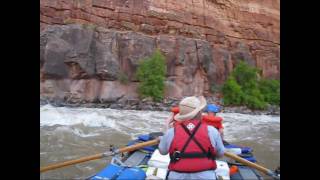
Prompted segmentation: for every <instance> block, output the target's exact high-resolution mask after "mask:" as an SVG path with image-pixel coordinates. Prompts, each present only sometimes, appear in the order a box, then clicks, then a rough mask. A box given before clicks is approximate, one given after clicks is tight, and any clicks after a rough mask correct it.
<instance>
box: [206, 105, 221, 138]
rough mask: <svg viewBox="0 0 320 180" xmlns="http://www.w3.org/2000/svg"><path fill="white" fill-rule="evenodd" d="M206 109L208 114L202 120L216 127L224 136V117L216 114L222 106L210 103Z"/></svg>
mask: <svg viewBox="0 0 320 180" xmlns="http://www.w3.org/2000/svg"><path fill="white" fill-rule="evenodd" d="M205 111H206V112H207V114H205V115H203V116H202V121H203V122H204V123H206V124H208V125H210V126H213V127H215V128H216V129H217V130H218V131H219V133H220V135H221V137H222V138H223V129H224V127H223V124H222V121H223V119H222V117H219V116H216V113H218V112H219V111H220V107H218V106H216V105H214V104H209V105H208V106H207V108H206V110H205Z"/></svg>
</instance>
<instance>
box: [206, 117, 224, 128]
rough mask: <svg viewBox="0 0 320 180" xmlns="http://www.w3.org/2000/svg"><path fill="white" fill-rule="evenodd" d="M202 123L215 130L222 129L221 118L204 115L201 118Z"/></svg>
mask: <svg viewBox="0 0 320 180" xmlns="http://www.w3.org/2000/svg"><path fill="white" fill-rule="evenodd" d="M202 122H204V123H206V124H208V125H210V126H214V127H215V128H217V129H220V128H223V126H222V118H221V117H218V116H214V115H204V116H202Z"/></svg>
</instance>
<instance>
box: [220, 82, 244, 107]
mask: <svg viewBox="0 0 320 180" xmlns="http://www.w3.org/2000/svg"><path fill="white" fill-rule="evenodd" d="M222 92H223V95H224V96H223V103H224V104H225V105H241V104H242V102H243V98H244V94H243V92H242V89H241V86H239V84H238V83H237V81H236V79H235V78H234V77H233V76H229V78H228V79H227V81H226V82H225V84H224V85H223V87H222Z"/></svg>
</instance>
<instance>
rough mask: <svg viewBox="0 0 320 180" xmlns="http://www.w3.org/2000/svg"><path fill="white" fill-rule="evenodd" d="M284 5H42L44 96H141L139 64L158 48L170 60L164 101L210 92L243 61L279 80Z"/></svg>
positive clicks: (47, 0)
mask: <svg viewBox="0 0 320 180" xmlns="http://www.w3.org/2000/svg"><path fill="white" fill-rule="evenodd" d="M279 7H280V2H279V1H276V0H270V1H249V0H238V1H233V0H224V1H221V0H186V1H178V0H170V1H167V0H157V1H156V0H77V1H76V0H74V1H66V0H40V30H41V33H40V78H41V82H40V84H41V89H40V90H41V95H42V96H46V97H55V98H64V99H66V98H69V100H70V99H74V101H80V100H82V101H89V102H94V101H113V100H115V99H121V98H136V97H137V95H136V93H135V89H136V87H137V84H138V82H136V78H135V76H134V74H135V71H136V68H137V64H138V62H139V61H140V60H142V59H143V58H145V57H147V56H149V55H150V54H151V53H152V52H153V51H154V50H155V49H156V48H159V49H160V50H161V51H162V52H163V53H164V54H165V56H166V59H167V70H168V71H167V81H166V96H167V97H175V98H181V97H182V96H187V95H195V94H204V95H206V94H209V92H210V88H211V87H212V86H215V85H220V84H222V83H223V82H224V81H225V80H226V78H227V76H228V74H229V73H230V72H231V70H232V69H233V67H234V66H235V64H236V63H237V62H238V61H239V60H241V59H243V60H245V61H246V62H248V63H249V64H252V65H255V66H257V67H259V68H261V69H262V75H263V76H264V77H267V78H279V76H280V32H279V31H280V16H279ZM68 24H72V25H68ZM73 24H78V25H73ZM79 24H82V25H79ZM52 25H53V26H52ZM70 94H72V96H71V95H70ZM70 96H71V97H70ZM77 98H78V100H77Z"/></svg>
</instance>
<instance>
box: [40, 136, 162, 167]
mask: <svg viewBox="0 0 320 180" xmlns="http://www.w3.org/2000/svg"><path fill="white" fill-rule="evenodd" d="M158 143H159V139H154V140H151V141H147V142H143V143H138V144H135V145H132V146H128V147H124V148H120V149H117V150H116V151H115V152H114V153H113V152H112V153H110V154H105V153H100V154H95V155H91V156H87V157H83V158H80V159H75V160H70V161H66V162H61V163H57V164H52V165H49V166H46V167H42V168H40V172H45V171H49V170H53V169H57V168H61V167H65V166H69V165H73V164H78V163H82V162H86V161H91V160H95V159H101V158H103V157H105V156H108V155H114V154H118V153H123V152H130V151H134V150H137V149H140V148H142V147H145V146H152V145H156V144H158Z"/></svg>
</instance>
